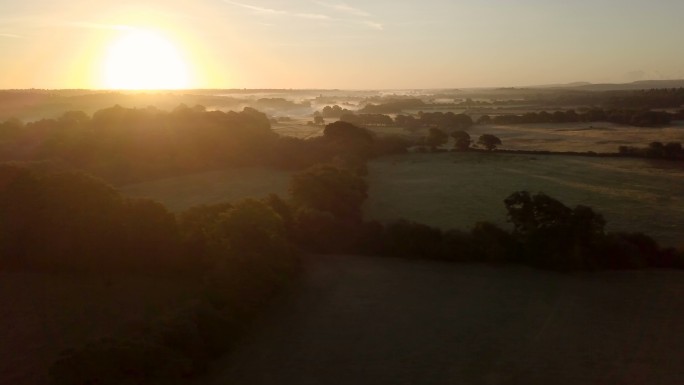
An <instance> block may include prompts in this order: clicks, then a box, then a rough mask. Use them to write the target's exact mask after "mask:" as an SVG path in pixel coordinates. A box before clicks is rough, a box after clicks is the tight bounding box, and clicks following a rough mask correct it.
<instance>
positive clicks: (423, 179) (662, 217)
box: [364, 153, 684, 246]
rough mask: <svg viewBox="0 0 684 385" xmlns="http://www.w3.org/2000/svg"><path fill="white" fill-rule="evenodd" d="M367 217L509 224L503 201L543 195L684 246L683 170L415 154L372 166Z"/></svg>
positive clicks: (623, 162) (611, 224)
mask: <svg viewBox="0 0 684 385" xmlns="http://www.w3.org/2000/svg"><path fill="white" fill-rule="evenodd" d="M368 181H369V185H370V191H369V199H368V200H367V201H366V203H365V206H364V207H365V214H366V217H367V218H372V219H377V220H381V221H388V220H394V219H398V218H406V219H410V220H414V221H417V222H422V223H426V224H430V225H434V226H439V227H441V228H460V229H468V228H470V227H471V226H472V225H473V224H474V223H476V222H478V221H491V222H494V223H498V224H501V225H504V224H506V210H505V207H504V204H503V200H504V199H505V198H506V197H507V196H508V195H510V194H511V193H512V192H514V191H518V190H527V191H530V192H533V193H534V192H540V191H541V192H544V193H546V194H548V195H550V196H552V197H555V198H556V199H559V200H560V201H561V202H563V203H565V204H566V205H568V206H574V205H578V204H583V205H587V206H590V207H593V208H594V209H595V210H597V211H598V212H600V213H602V214H603V215H604V216H605V218H606V220H607V221H608V230H613V231H643V232H645V233H647V234H650V235H652V236H653V237H654V238H656V239H657V240H659V241H661V242H662V243H663V244H666V245H672V246H681V245H684V167H683V166H682V164H681V163H675V162H662V161H660V162H659V161H649V160H642V159H622V158H615V159H613V158H588V157H569V156H537V155H535V156H527V155H509V154H464V153H440V154H409V155H402V156H394V157H387V158H382V159H378V160H375V161H372V162H370V163H369V176H368Z"/></svg>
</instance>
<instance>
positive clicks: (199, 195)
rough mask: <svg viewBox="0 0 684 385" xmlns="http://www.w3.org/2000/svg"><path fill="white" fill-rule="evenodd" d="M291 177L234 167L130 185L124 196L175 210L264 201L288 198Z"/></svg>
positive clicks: (268, 171) (273, 172)
mask: <svg viewBox="0 0 684 385" xmlns="http://www.w3.org/2000/svg"><path fill="white" fill-rule="evenodd" d="M290 174H291V173H289V172H286V171H279V170H273V169H265V168H253V167H252V168H234V169H228V170H224V171H211V172H205V173H200V174H192V175H186V176H181V177H173V178H166V179H160V180H154V181H150V182H144V183H137V184H133V185H127V186H123V187H121V188H120V191H121V192H122V193H123V194H126V195H129V196H132V197H138V198H149V199H152V200H155V201H158V202H160V203H162V204H164V205H165V206H166V207H167V208H168V209H169V210H171V211H183V210H185V209H188V208H190V207H193V206H197V205H203V204H215V203H221V202H234V201H238V200H241V199H245V198H263V197H266V196H268V194H270V193H276V194H278V195H280V196H281V197H284V196H286V195H287V186H288V184H289V182H290Z"/></svg>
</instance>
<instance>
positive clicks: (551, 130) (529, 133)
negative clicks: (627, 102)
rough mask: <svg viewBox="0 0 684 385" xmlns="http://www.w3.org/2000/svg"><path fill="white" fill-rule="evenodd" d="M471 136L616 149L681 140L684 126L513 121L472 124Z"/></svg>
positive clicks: (538, 146)
mask: <svg viewBox="0 0 684 385" xmlns="http://www.w3.org/2000/svg"><path fill="white" fill-rule="evenodd" d="M468 132H469V133H470V135H471V136H473V137H474V138H477V137H479V136H480V135H482V134H494V135H496V136H498V137H499V138H501V140H502V142H503V146H501V147H502V148H507V149H513V150H549V151H578V152H585V151H595V152H618V147H619V146H636V147H645V146H648V144H649V143H651V142H684V125H683V124H682V122H675V123H672V124H671V125H669V126H667V127H662V128H641V127H629V126H621V125H617V124H612V123H605V122H597V123H562V124H515V125H506V126H500V125H490V126H473V127H471V128H469V129H468Z"/></svg>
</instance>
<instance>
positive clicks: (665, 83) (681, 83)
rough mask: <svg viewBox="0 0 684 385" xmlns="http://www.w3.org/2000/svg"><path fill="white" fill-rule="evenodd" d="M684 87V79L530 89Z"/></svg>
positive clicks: (578, 84)
mask: <svg viewBox="0 0 684 385" xmlns="http://www.w3.org/2000/svg"><path fill="white" fill-rule="evenodd" d="M680 87H684V79H676V80H640V81H636V82H631V83H600V84H599V83H596V84H594V83H587V82H574V83H567V84H548V85H541V86H533V87H529V88H545V89H549V88H562V89H564V90H568V89H571V90H577V91H625V90H644V89H651V88H680Z"/></svg>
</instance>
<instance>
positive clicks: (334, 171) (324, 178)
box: [290, 164, 368, 220]
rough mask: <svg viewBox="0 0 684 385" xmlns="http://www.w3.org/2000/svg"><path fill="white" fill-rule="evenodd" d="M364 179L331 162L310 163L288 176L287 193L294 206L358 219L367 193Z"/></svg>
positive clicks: (342, 217) (338, 216)
mask: <svg viewBox="0 0 684 385" xmlns="http://www.w3.org/2000/svg"><path fill="white" fill-rule="evenodd" d="M367 191H368V185H367V184H366V181H365V180H364V179H363V178H361V177H359V176H357V175H355V174H354V173H352V172H350V171H348V170H344V169H339V168H337V167H334V166H332V165H325V164H323V165H317V166H313V167H311V168H309V169H307V170H305V171H303V172H301V173H299V174H296V175H294V176H293V177H292V182H291V183H290V194H291V196H292V200H293V202H294V203H295V204H296V205H297V206H306V207H310V208H312V209H316V210H320V211H323V212H328V213H331V214H333V216H335V217H336V218H341V219H354V220H356V219H360V218H361V204H362V203H363V201H364V200H365V199H366V197H367Z"/></svg>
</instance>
